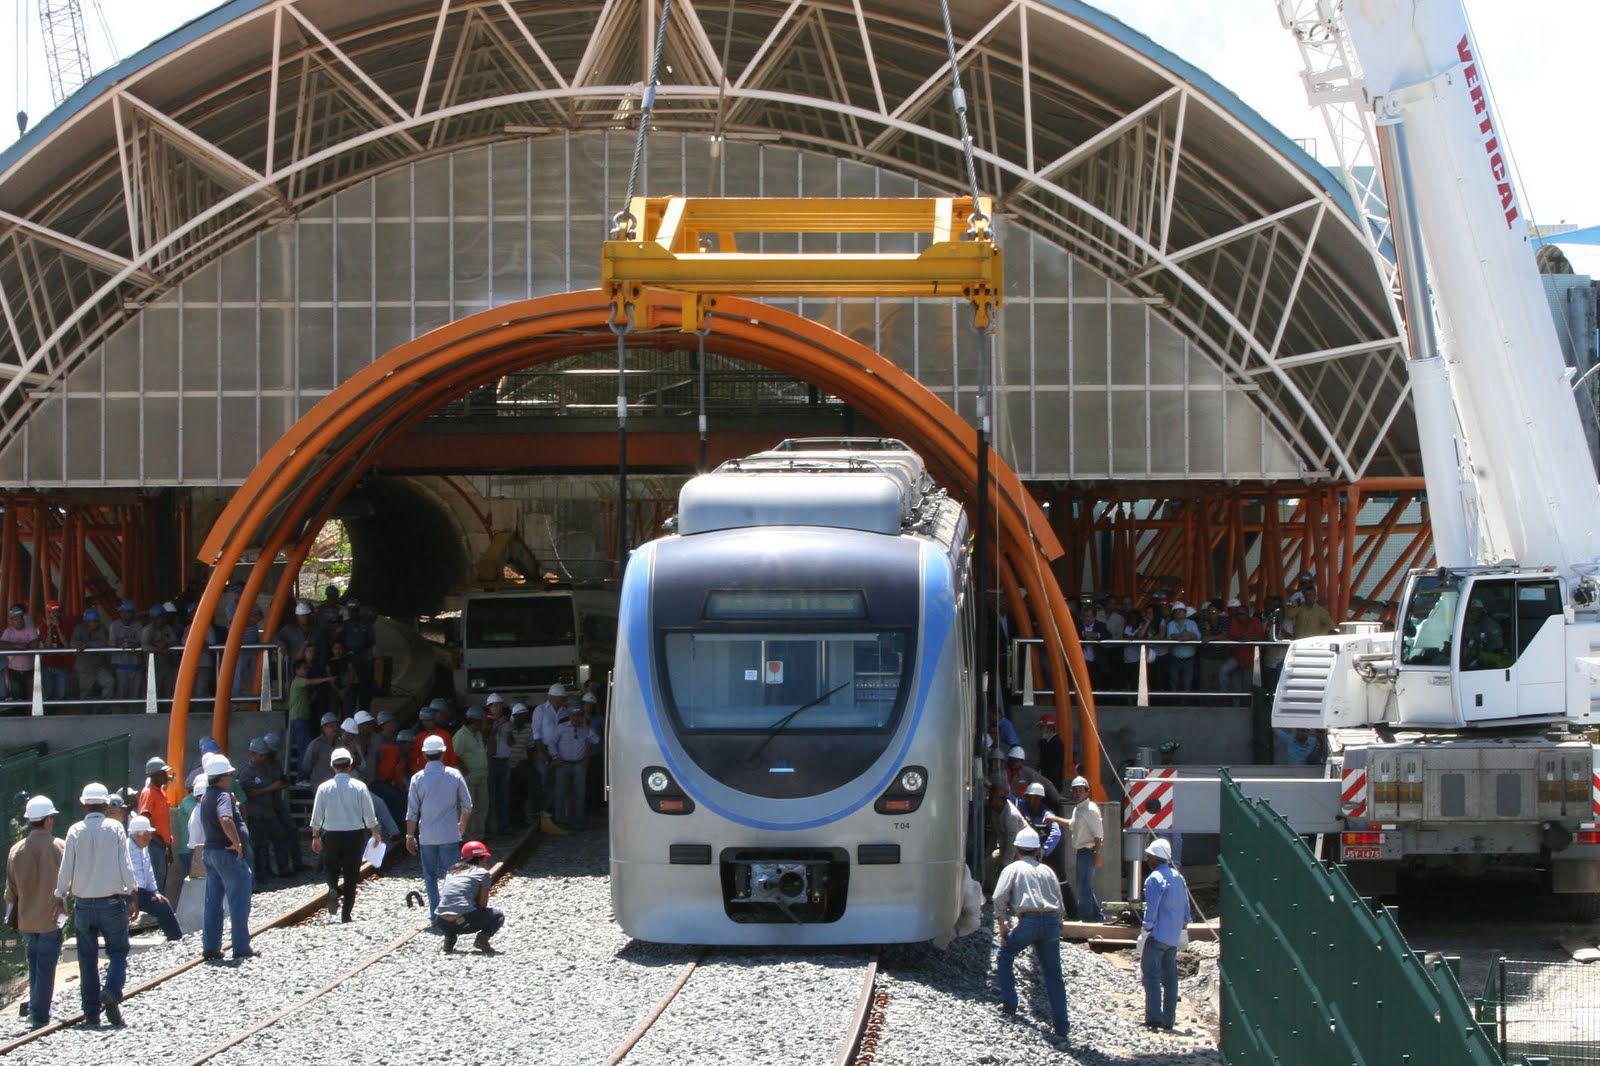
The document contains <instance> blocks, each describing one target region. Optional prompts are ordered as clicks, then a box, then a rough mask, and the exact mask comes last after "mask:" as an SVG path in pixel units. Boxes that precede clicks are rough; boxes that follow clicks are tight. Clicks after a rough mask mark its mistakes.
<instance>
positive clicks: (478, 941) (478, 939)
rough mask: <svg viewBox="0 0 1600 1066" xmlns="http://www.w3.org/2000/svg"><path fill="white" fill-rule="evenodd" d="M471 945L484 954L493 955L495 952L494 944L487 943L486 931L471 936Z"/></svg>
mask: <svg viewBox="0 0 1600 1066" xmlns="http://www.w3.org/2000/svg"><path fill="white" fill-rule="evenodd" d="M472 946H473V947H475V948H477V949H478V950H479V951H481V952H483V953H484V954H486V955H493V954H494V953H495V950H494V945H492V944H490V943H489V934H488V933H479V934H478V935H477V936H475V937H473V938H472Z"/></svg>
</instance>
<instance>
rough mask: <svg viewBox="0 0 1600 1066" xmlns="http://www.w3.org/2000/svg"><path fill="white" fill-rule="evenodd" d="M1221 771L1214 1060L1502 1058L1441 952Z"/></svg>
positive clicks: (1474, 1063)
mask: <svg viewBox="0 0 1600 1066" xmlns="http://www.w3.org/2000/svg"><path fill="white" fill-rule="evenodd" d="M1221 776H1222V841H1223V850H1222V856H1221V859H1220V862H1219V866H1220V869H1221V874H1222V1043H1221V1050H1222V1057H1223V1061H1225V1062H1227V1063H1228V1064H1229V1066H1257V1064H1261V1066H1267V1064H1277V1063H1284V1062H1294V1063H1296V1064H1297V1066H1348V1064H1349V1063H1352V1062H1368V1063H1384V1064H1386V1066H1387V1064H1389V1063H1410V1064H1412V1066H1424V1064H1436V1066H1504V1062H1505V1060H1503V1059H1502V1058H1501V1056H1500V1052H1499V1050H1498V1048H1497V1047H1496V1045H1495V1041H1494V1040H1493V1039H1491V1038H1490V1036H1489V1034H1488V1033H1486V1032H1485V1031H1484V1029H1483V1028H1482V1026H1480V1024H1479V1022H1478V1021H1477V1017H1476V1016H1475V1014H1474V1011H1473V1010H1472V1009H1471V1008H1470V1007H1469V1006H1468V1004H1467V1001H1466V999H1465V997H1464V996H1463V995H1462V994H1461V986H1460V984H1459V983H1458V980H1457V977H1456V970H1455V968H1454V966H1453V964H1452V963H1451V962H1450V960H1429V961H1428V962H1427V963H1425V962H1424V961H1423V960H1422V959H1421V958H1419V957H1418V956H1417V954H1416V953H1415V952H1413V951H1412V950H1411V948H1410V946H1409V945H1408V944H1407V943H1406V941H1405V937H1404V936H1402V935H1401V933H1400V927H1399V925H1398V923H1397V922H1396V920H1395V916H1394V911H1393V910H1392V909H1391V908H1388V907H1382V906H1374V905H1373V904H1372V903H1371V902H1370V901H1368V900H1365V899H1362V898H1361V896H1360V895H1359V894H1358V893H1357V892H1356V890H1355V889H1354V888H1352V887H1351V885H1350V881H1349V879H1348V878H1347V877H1346V876H1345V872H1344V869H1343V867H1340V866H1335V865H1333V864H1330V863H1324V862H1321V861H1319V860H1318V859H1317V858H1316V857H1315V856H1313V855H1312V854H1311V851H1310V849H1309V848H1307V847H1306V845H1305V844H1304V842H1303V841H1302V840H1301V839H1300V837H1299V836H1297V835H1296V834H1295V831H1294V829H1293V828H1292V827H1291V826H1290V825H1289V823H1288V822H1287V821H1286V820H1285V819H1284V818H1283V817H1281V816H1280V815H1279V814H1278V813H1277V812H1275V811H1274V810H1273V809H1272V807H1271V805H1270V804H1268V803H1266V802H1264V801H1259V800H1249V799H1246V798H1245V796H1244V794H1243V792H1241V791H1240V789H1239V787H1238V786H1237V785H1236V784H1235V783H1234V781H1233V778H1232V777H1231V776H1229V774H1228V773H1227V771H1222V775H1221ZM1514 1061H1518V1062H1522V1063H1525V1064H1526V1066H1532V1062H1533V1060H1532V1059H1527V1058H1524V1059H1520V1060H1514Z"/></svg>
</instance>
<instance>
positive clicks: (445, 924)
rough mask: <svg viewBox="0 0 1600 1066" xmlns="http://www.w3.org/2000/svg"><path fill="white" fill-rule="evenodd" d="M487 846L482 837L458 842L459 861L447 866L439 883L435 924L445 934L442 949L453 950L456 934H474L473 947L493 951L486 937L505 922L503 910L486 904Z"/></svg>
mask: <svg viewBox="0 0 1600 1066" xmlns="http://www.w3.org/2000/svg"><path fill="white" fill-rule="evenodd" d="M493 883H494V878H493V876H492V875H491V874H490V873H489V849H488V848H487V847H486V846H485V845H484V843H483V842H482V841H481V840H469V841H467V842H466V843H465V844H463V845H461V861H460V862H458V863H456V864H455V865H454V866H452V867H450V869H449V871H448V872H447V873H446V874H445V877H444V883H443V884H441V885H440V886H439V910H438V914H437V916H436V917H435V918H434V924H435V925H437V926H438V927H439V931H440V932H441V933H443V934H444V949H445V951H454V950H455V949H456V937H458V936H460V935H461V934H462V933H477V934H478V935H477V936H476V937H475V938H473V941H472V946H473V947H475V948H477V949H478V950H479V951H482V952H487V953H489V954H493V953H494V948H493V947H492V946H491V945H490V944H489V938H490V937H492V936H494V935H495V934H496V933H498V932H499V931H500V927H501V926H502V925H505V924H506V916H505V912H504V911H501V910H497V909H495V908H494V907H491V906H489V887H490V885H492V884H493Z"/></svg>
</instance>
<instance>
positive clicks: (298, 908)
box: [0, 827, 539, 1062]
mask: <svg viewBox="0 0 1600 1066" xmlns="http://www.w3.org/2000/svg"><path fill="white" fill-rule="evenodd" d="M538 841H539V831H538V828H537V827H535V828H532V829H529V830H528V831H527V832H526V833H524V834H523V835H522V838H521V839H520V840H518V841H517V843H516V844H514V845H513V846H512V849H511V853H510V854H509V855H507V856H506V858H504V859H502V860H501V861H500V862H498V863H496V864H495V865H494V866H492V867H491V868H490V871H491V873H492V875H493V877H494V878H495V880H497V881H498V880H499V879H500V878H502V877H504V876H505V875H506V874H508V873H509V872H510V871H511V870H512V869H514V868H515V867H516V866H518V865H520V864H521V863H522V862H523V861H525V860H526V858H527V856H528V855H529V854H531V853H532V851H533V849H534V848H535V847H537V844H538ZM376 873H377V870H375V869H374V868H373V867H371V866H368V865H365V864H363V865H362V867H361V880H362V881H363V882H365V881H367V880H369V879H370V878H371V877H373V875H375V874H376ZM327 898H328V896H327V889H325V888H319V889H317V892H316V894H315V895H314V896H312V897H311V898H310V899H308V900H306V901H305V902H304V903H298V904H296V905H294V906H293V907H290V908H289V909H288V910H286V911H283V912H281V913H279V914H278V915H276V916H275V917H272V918H269V919H267V920H266V921H265V922H263V923H261V924H260V925H257V926H255V927H253V928H252V929H251V930H250V936H251V939H252V940H253V939H254V938H255V937H258V936H260V935H261V934H262V933H266V932H269V931H270V930H273V929H282V928H285V927H287V926H291V925H299V924H301V923H302V922H305V921H307V920H309V919H310V918H312V917H314V916H315V915H316V914H317V913H318V912H319V911H321V910H322V909H323V908H324V907H325V906H327ZM420 931H421V929H420V928H419V929H414V930H412V931H411V932H410V933H408V934H407V935H406V936H405V937H403V938H401V940H399V941H396V942H395V943H394V944H392V945H391V946H390V947H388V948H387V949H385V952H384V953H385V954H387V953H389V952H392V951H394V950H395V949H396V948H398V947H399V946H400V944H402V943H404V942H405V941H406V940H409V939H411V937H413V936H416V935H417V933H418V932H420ZM380 957H381V956H380ZM206 961H208V960H206V959H203V958H195V959H189V960H188V961H186V962H183V963H180V964H178V965H177V966H174V967H173V968H172V969H170V970H167V971H166V972H165V973H160V974H157V975H156V976H154V977H152V978H150V979H149V980H147V981H144V982H142V983H140V984H137V985H135V986H134V987H132V988H130V989H128V990H127V991H126V992H124V993H123V995H122V1002H123V1003H126V1002H127V1001H128V1000H130V999H132V998H133V997H134V996H137V995H139V994H140V993H143V992H148V991H150V990H151V989H153V988H157V987H159V986H161V985H164V984H166V983H167V982H168V981H170V980H172V979H173V978H175V977H180V976H182V975H183V974H186V973H188V972H189V971H190V970H192V969H194V968H195V967H196V966H199V965H201V964H202V963H204V962H206ZM371 961H372V962H376V961H377V959H376V958H374V959H372V960H371ZM367 965H370V962H369V963H365V964H363V965H361V966H359V967H357V969H355V970H351V971H349V972H348V973H346V974H345V975H343V976H342V977H341V978H340V980H343V979H345V978H347V977H349V976H353V975H354V974H355V973H357V972H359V971H360V970H361V969H365V968H366V966H367ZM330 990H331V989H323V990H321V991H319V992H318V993H316V994H315V995H313V996H311V997H310V998H308V999H306V1000H305V1003H309V1002H311V1000H312V999H315V998H317V996H318V995H322V994H325V993H326V992H327V991H330ZM297 1002H298V1001H297ZM305 1003H300V1004H299V1006H304V1005H305ZM295 1009H298V1007H296V1008H295ZM288 1013H293V1011H292V1010H288V1011H280V1012H279V1015H274V1016H273V1019H271V1020H273V1021H275V1020H278V1018H279V1016H280V1015H281V1016H287V1014H288ZM83 1019H84V1015H83V1012H82V1011H79V1012H78V1013H76V1014H72V1015H69V1016H67V1017H65V1018H59V1019H57V1020H56V1021H53V1022H51V1023H50V1024H49V1025H45V1026H41V1027H40V1028H38V1029H35V1030H33V1031H32V1032H30V1033H26V1034H24V1035H22V1036H19V1037H17V1038H16V1039H15V1040H12V1041H10V1042H9V1043H6V1044H0V1058H3V1057H5V1056H7V1055H9V1054H11V1053H12V1052H13V1051H16V1050H17V1049H18V1048H21V1047H25V1046H26V1045H28V1044H31V1043H33V1042H34V1041H35V1040H39V1039H41V1038H43V1037H46V1036H50V1035H51V1034H53V1033H59V1032H60V1031H61V1030H63V1029H68V1028H71V1027H72V1026H74V1025H78V1024H79V1023H81V1022H82V1021H83ZM270 1023H271V1022H270V1021H269V1022H268V1023H266V1024H270ZM266 1024H262V1025H259V1026H257V1027H255V1029H254V1030H253V1031H252V1032H250V1033H246V1034H244V1036H242V1037H240V1040H243V1039H247V1038H248V1037H249V1036H252V1035H254V1033H255V1032H258V1031H260V1029H264V1028H266ZM238 1042H239V1041H234V1043H238ZM232 1046H233V1044H228V1045H227V1046H226V1047H224V1046H218V1047H214V1048H212V1049H210V1050H209V1051H207V1052H205V1053H204V1055H205V1057H204V1058H200V1059H196V1060H194V1061H196V1062H204V1061H206V1058H209V1057H212V1056H215V1055H217V1054H220V1053H221V1052H222V1051H225V1050H227V1047H232Z"/></svg>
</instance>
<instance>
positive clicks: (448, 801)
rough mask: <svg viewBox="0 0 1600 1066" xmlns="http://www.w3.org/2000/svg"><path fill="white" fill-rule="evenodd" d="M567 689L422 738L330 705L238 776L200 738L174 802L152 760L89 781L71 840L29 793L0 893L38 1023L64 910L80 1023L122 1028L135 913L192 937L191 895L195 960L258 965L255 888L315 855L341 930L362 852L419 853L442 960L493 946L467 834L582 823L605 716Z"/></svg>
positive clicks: (424, 729)
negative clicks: (301, 788) (302, 789)
mask: <svg viewBox="0 0 1600 1066" xmlns="http://www.w3.org/2000/svg"><path fill="white" fill-rule="evenodd" d="M573 695H575V696H576V699H575V700H573V701H572V702H571V704H570V705H569V702H568V701H569V693H568V691H567V689H566V687H565V686H564V685H561V684H555V685H552V686H550V688H549V689H548V690H547V692H546V693H545V699H544V700H543V701H541V702H540V703H539V704H538V705H537V706H536V707H532V708H530V707H528V706H527V705H526V704H523V703H515V704H512V705H510V706H508V705H507V704H506V702H505V701H504V700H503V699H501V698H500V697H499V696H498V695H496V694H491V695H490V696H489V697H488V699H487V700H486V701H485V702H484V704H483V706H481V707H478V706H475V707H467V708H458V707H456V706H455V705H454V704H453V703H452V702H451V701H450V700H448V699H442V698H441V699H435V700H434V701H432V702H431V703H430V704H429V705H428V706H426V707H424V708H422V709H421V711H420V712H419V714H418V721H417V727H416V728H415V729H414V730H413V729H401V728H400V723H399V721H398V719H397V718H396V717H395V716H394V715H393V714H391V713H389V712H380V713H379V714H378V715H375V716H374V715H371V714H369V713H367V712H366V711H365V710H359V711H356V712H355V713H354V714H353V715H351V716H350V717H348V718H345V719H344V720H342V721H341V720H339V719H338V718H337V716H336V715H335V714H334V713H332V712H325V713H324V714H323V715H322V717H321V719H320V720H319V725H320V732H319V733H318V734H317V735H316V736H311V735H309V732H308V731H307V730H303V729H302V730H296V731H295V733H294V735H295V736H303V737H304V740H303V742H302V743H300V744H299V745H298V746H296V747H293V748H291V749H290V750H289V751H287V752H285V751H284V750H283V749H284V744H283V738H282V737H280V736H279V735H278V734H276V733H268V734H266V735H265V736H263V737H260V738H257V739H255V740H252V741H251V742H250V745H249V751H250V761H249V763H248V765H246V766H244V767H242V768H239V767H235V766H234V765H233V764H232V762H231V761H230V760H229V758H228V756H227V755H226V754H225V753H224V752H222V751H221V749H220V748H219V746H218V745H217V744H216V742H215V741H213V740H212V739H211V738H210V737H205V738H202V739H201V742H200V762H199V765H197V766H195V767H194V768H192V769H191V770H190V771H189V773H188V774H187V775H186V776H185V777H184V789H185V792H186V795H185V797H184V799H183V800H182V802H180V803H178V804H177V805H175V806H174V805H173V804H171V802H170V800H169V798H168V792H167V789H168V787H169V786H170V785H171V784H172V783H173V781H174V771H173V769H172V767H170V766H169V765H167V763H166V760H164V759H162V758H161V757H159V756H152V757H151V758H150V759H149V760H147V762H146V764H145V784H144V787H143V789H142V790H141V791H139V792H137V793H133V792H132V790H127V793H125V792H124V791H123V790H110V789H107V788H106V786H104V785H102V784H98V783H92V784H89V785H87V786H85V787H84V789H83V792H82V794H81V795H80V796H79V798H78V802H79V805H80V806H81V807H82V809H83V812H84V813H83V818H82V820H81V821H78V822H76V823H75V824H74V825H73V826H72V827H71V828H70V829H68V831H67V832H66V835H65V840H59V839H57V837H56V835H55V823H56V819H57V818H58V817H60V816H61V812H60V811H59V810H58V809H57V808H56V805H55V804H54V803H53V802H52V801H51V800H50V799H49V798H48V797H46V796H39V795H36V796H32V797H30V798H29V799H28V801H27V806H26V809H25V811H24V820H25V821H26V823H27V832H26V835H25V836H24V837H23V838H22V840H21V841H19V842H18V843H17V844H16V845H15V846H14V847H13V848H12V849H11V851H10V854H9V857H8V860H7V867H6V889H5V898H6V902H7V911H6V913H7V920H8V923H9V924H10V926H11V928H12V929H14V930H16V931H17V932H18V933H19V934H20V935H21V936H22V938H23V940H24V942H25V945H26V951H27V960H28V978H29V996H28V999H27V1001H26V1002H25V1003H24V1004H23V1008H22V1010H23V1013H24V1015H25V1017H26V1018H27V1019H28V1020H29V1021H30V1023H31V1024H32V1025H33V1026H34V1027H35V1028H37V1027H40V1026H43V1025H46V1024H48V1023H49V1018H50V1003H51V999H52V997H53V995H54V978H55V967H56V962H57V960H58V958H59V956H60V953H61V948H62V943H63V936H64V932H63V927H64V926H65V925H66V923H67V916H68V914H69V903H70V914H71V920H72V923H73V927H74V932H75V934H76V937H77V942H78V962H79V971H80V979H81V984H80V999H81V1003H82V1008H83V1014H84V1017H85V1019H86V1020H87V1022H88V1023H89V1024H92V1025H98V1024H100V1021H101V1019H102V1018H104V1019H105V1020H106V1021H108V1022H110V1023H111V1024H112V1025H120V1024H122V1007H121V997H122V993H123V986H124V984H125V981H126V975H127V957H128V950H129V926H130V922H131V921H132V920H134V919H135V918H137V917H138V916H139V915H140V914H141V913H144V914H147V915H148V916H149V917H150V918H151V919H153V920H154V922H155V924H156V926H157V927H159V929H160V930H161V931H162V933H163V934H164V935H165V936H166V937H167V938H168V939H177V938H179V937H181V936H182V935H183V934H184V933H185V932H186V931H192V930H185V929H184V928H183V926H182V922H181V921H180V918H179V912H180V908H181V909H183V910H185V911H187V910H190V909H191V907H190V906H188V905H184V904H185V903H186V901H184V899H183V897H184V894H185V893H186V892H196V891H199V892H202V893H203V899H202V900H201V901H200V905H199V907H198V911H199V914H200V920H199V923H198V925H199V930H200V934H201V936H200V947H201V955H202V957H203V958H204V959H206V960H208V961H219V960H223V959H225V958H227V957H228V955H229V954H231V955H232V957H233V958H234V959H235V960H243V959H250V958H254V957H256V956H258V955H259V954H260V950H259V949H258V948H256V947H255V946H254V945H253V944H252V942H251V939H250V905H251V897H252V895H253V893H254V892H255V891H256V890H257V888H259V887H260V886H261V885H263V884H266V883H268V882H269V881H270V880H271V879H272V878H273V877H275V876H292V875H295V874H298V873H301V872H303V871H306V870H308V869H310V866H311V863H312V862H315V863H317V864H319V865H320V867H321V870H322V873H323V876H324V879H325V881H326V885H327V908H328V913H329V914H330V915H336V916H337V917H338V919H339V920H340V921H342V922H349V921H352V920H354V916H355V904H356V891H355V889H356V884H357V881H358V879H359V876H360V868H361V865H362V863H363V861H364V860H365V861H369V862H372V863H373V864H374V865H377V864H380V863H381V864H383V865H385V866H391V865H392V864H393V863H394V862H395V861H397V860H398V859H399V858H400V857H401V856H403V855H405V854H411V855H416V856H418V857H419V858H420V865H421V878H422V882H423V888H424V890H425V893H426V897H427V903H428V918H429V921H430V922H432V923H434V925H435V927H436V928H437V929H438V931H439V932H440V933H442V934H443V941H444V950H446V951H452V950H454V948H455V945H456V939H457V937H459V936H462V935H465V934H467V933H472V934H475V939H474V941H473V944H474V946H475V947H476V948H477V949H478V950H480V951H484V952H489V953H492V952H493V950H494V949H493V946H492V943H491V938H492V937H493V936H494V935H495V933H496V932H497V931H498V930H499V928H500V927H501V925H502V924H503V923H504V921H505V916H504V915H503V914H502V913H501V912H500V911H498V910H496V909H494V908H492V907H490V906H489V905H488V890H489V880H488V879H489V868H490V867H489V860H490V858H491V855H490V852H489V849H488V847H487V846H486V845H485V844H484V843H483V842H482V841H481V840H480V839H477V838H478V837H481V836H483V835H485V833H486V831H487V830H491V829H492V830H494V831H498V832H501V833H511V832H515V831H517V830H518V829H522V828H526V827H527V826H529V825H530V824H539V825H540V826H541V827H542V828H543V829H545V830H546V831H549V832H556V833H560V832H568V831H573V830H579V829H583V828H586V827H587V825H588V771H589V763H590V761H591V760H592V759H594V758H595V757H597V752H598V748H599V745H600V735H601V734H600V729H601V716H600V714H599V704H598V694H597V692H596V691H595V689H594V686H585V688H584V690H582V691H580V692H577V693H574V694H573ZM302 720H303V719H302ZM297 784H300V785H305V786H308V787H311V788H312V789H313V796H312V804H311V813H310V816H309V818H308V820H307V822H306V824H305V826H304V827H302V826H300V825H299V824H297V822H296V820H295V818H294V817H293V815H292V812H291V807H290V803H289V796H290V791H291V789H292V788H293V787H294V786H295V785H297ZM401 826H403V827H404V832H403V833H402V832H401ZM302 828H303V830H304V832H302ZM307 844H309V849H310V852H311V857H310V860H309V861H308V858H307V855H306V847H307ZM185 886H187V887H185ZM190 920H191V921H193V918H191V919H190ZM225 927H226V928H227V930H228V931H229V941H228V944H227V950H226V951H225V950H224V943H223V932H224V928H225ZM102 948H103V949H104V951H105V954H106V958H107V965H106V968H105V972H104V975H103V978H102V975H101V973H100V967H99V952H100V950H101V949H102Z"/></svg>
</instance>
